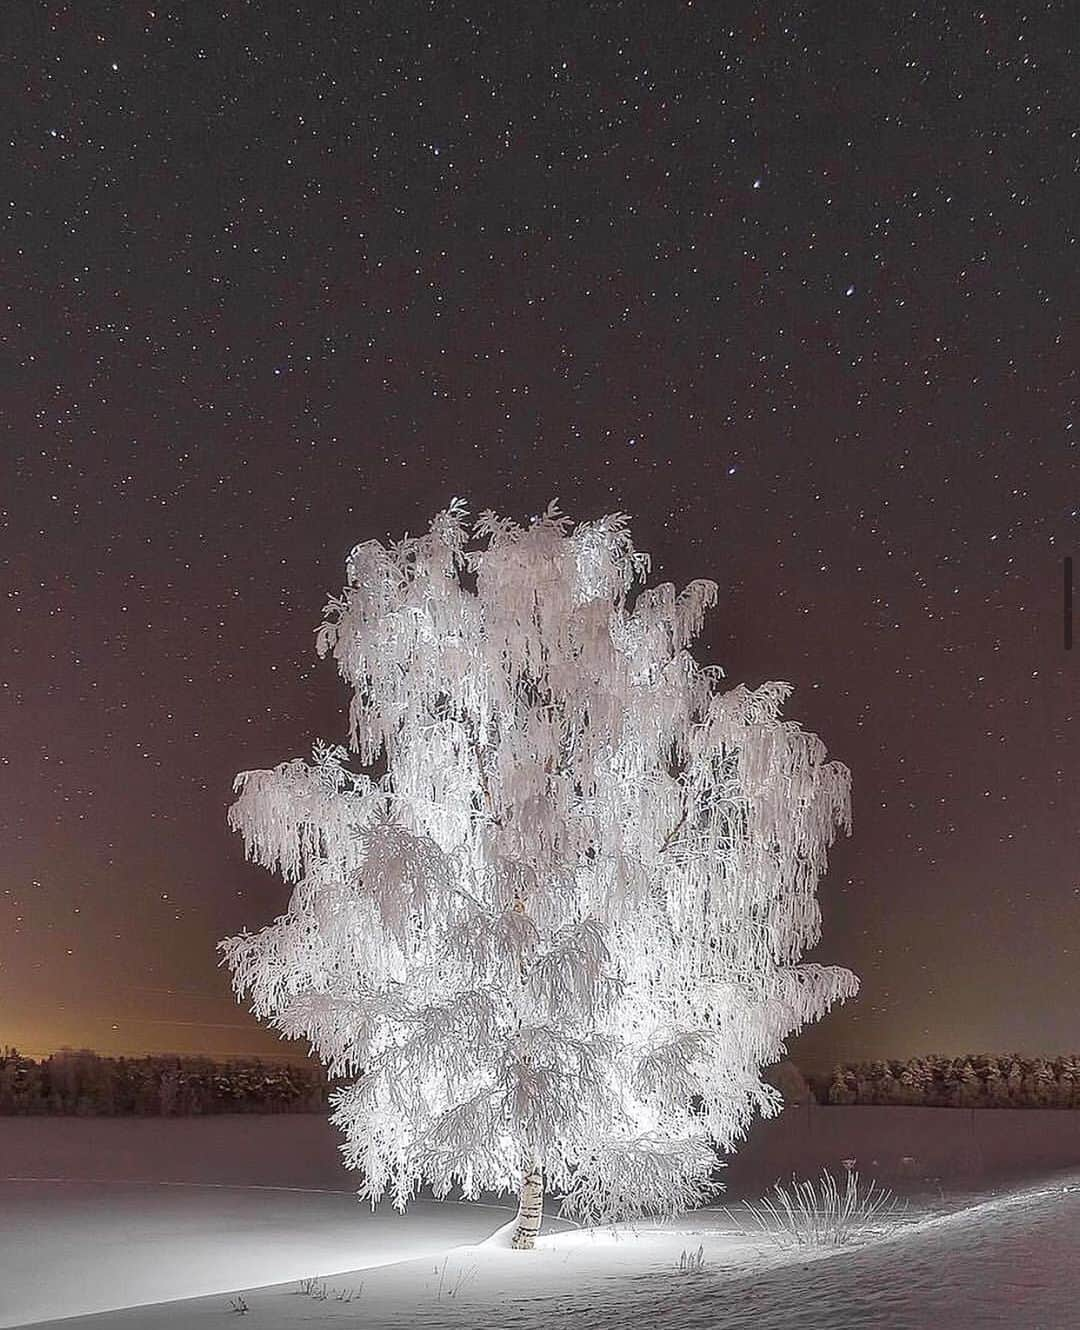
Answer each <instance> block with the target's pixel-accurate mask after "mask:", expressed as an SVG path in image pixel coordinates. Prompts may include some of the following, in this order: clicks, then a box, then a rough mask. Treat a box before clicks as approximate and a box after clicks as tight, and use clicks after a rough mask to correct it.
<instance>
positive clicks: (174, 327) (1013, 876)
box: [0, 0, 1080, 1064]
mask: <svg viewBox="0 0 1080 1330" xmlns="http://www.w3.org/2000/svg"><path fill="white" fill-rule="evenodd" d="M4 36H5V49H6V51H7V54H8V69H9V78H8V80H7V86H8V95H7V101H6V111H7V115H6V117H5V124H6V126H7V129H6V132H5V134H4V136H3V137H4V140H5V143H4V148H3V154H4V161H5V165H4V169H3V172H2V177H0V178H2V179H3V188H2V190H0V205H2V210H3V214H2V215H3V217H4V243H3V250H2V253H3V300H2V302H0V307H2V319H3V323H2V340H0V354H2V357H3V358H2V367H3V381H4V385H5V390H4V394H3V397H2V400H0V411H2V426H3V437H2V442H0V508H2V527H0V568H2V570H3V589H4V595H3V598H2V602H0V604H2V610H0V613H2V621H0V649H2V655H0V762H2V766H0V781H2V787H0V847H2V856H0V1041H5V1042H9V1043H16V1044H18V1045H20V1046H22V1047H24V1048H26V1049H28V1050H30V1051H38V1052H40V1051H46V1050H48V1049H50V1048H52V1047H55V1046H57V1045H59V1044H87V1045H91V1046H94V1047H97V1048H99V1049H110V1050H122V1051H140V1050H144V1049H153V1050H181V1049H183V1050H206V1051H225V1050H231V1051H245V1052H251V1051H256V1050H263V1051H266V1050H270V1049H273V1048H276V1047H278V1044H277V1041H276V1038H275V1037H274V1036H271V1035H268V1034H266V1033H264V1032H261V1031H260V1030H259V1029H258V1027H257V1026H256V1025H255V1023H254V1021H252V1020H251V1019H250V1018H248V1017H247V1016H246V1014H244V1013H243V1012H242V1011H240V1010H239V1009H238V1008H237V1007H236V1006H235V1004H234V1003H233V1002H232V1000H231V997H230V995H229V992H228V986H227V983H226V978H225V975H224V973H223V972H221V971H219V970H218V969H217V968H216V964H217V958H216V955H215V951H214V944H215V943H216V941H217V940H218V939H219V938H220V937H222V936H224V935H226V934H228V933H232V932H235V931H238V930H239V929H240V927H242V926H244V925H247V926H249V927H253V928H254V927H258V926H260V925H261V924H263V923H265V922H268V921H269V920H270V919H271V918H272V917H273V915H274V914H275V913H277V912H279V911H280V910H281V909H282V908H283V906H284V904H285V901H286V899H287V893H286V891H285V889H284V888H283V887H282V885H281V884H280V883H279V882H277V881H275V880H273V879H271V878H270V877H268V876H266V875H265V874H263V873H261V872H258V871H256V870H253V869H251V868H248V867H246V866H245V865H244V864H243V863H242V856H241V850H240V846H239V844H238V843H237V842H236V841H235V840H233V839H232V838H231V837H230V836H229V833H228V832H227V830H226V826H225V809H226V807H227V804H228V802H229V799H230V782H231V778H232V776H233V774H234V773H235V772H236V771H238V770H241V769H246V768H250V767H257V766H266V765H272V764H274V763H276V762H277V761H280V760H282V759H284V758H286V757H289V756H292V755H296V754H301V753H304V752H306V751H307V750H308V749H309V747H310V743H311V741H312V739H313V738H315V737H316V736H320V735H321V736H324V737H326V738H334V739H336V738H339V737H341V736H342V735H343V734H344V705H345V702H346V697H345V694H344V692H343V689H342V688H341V686H339V683H338V681H337V679H336V677H335V674H334V670H333V667H332V665H330V664H328V663H326V664H322V665H320V664H319V663H318V662H317V661H316V659H315V657H314V652H313V641H314V637H313V631H314V628H315V626H316V625H317V622H318V619H319V616H320V611H321V609H322V605H323V603H324V595H325V593H327V592H331V591H336V590H337V589H338V588H339V586H340V584H341V580H342V568H343V559H344V556H345V554H346V552H347V551H348V549H349V548H350V547H351V546H352V545H353V544H354V543H356V542H358V541H361V540H365V539H369V538H372V537H384V536H386V535H397V534H400V533H401V532H403V531H404V530H405V529H410V530H412V531H416V530H417V529H419V528H420V527H422V526H423V525H425V524H426V522H427V520H428V519H429V517H430V516H431V514H432V513H433V512H434V511H435V510H436V509H437V508H440V507H442V506H444V505H445V503H446V502H447V501H448V500H449V498H450V497H451V495H454V494H460V495H464V496H466V497H467V498H469V499H470V500H471V502H472V503H473V505H474V507H475V508H476V509H480V508H484V507H488V506H494V507H496V508H499V509H501V510H503V511H506V512H508V513H510V514H516V515H520V516H521V517H526V516H528V515H529V514H530V513H532V512H535V511H537V510H539V509H540V508H541V507H542V506H543V505H544V504H545V503H546V502H547V500H548V499H550V498H551V497H553V496H558V497H559V498H560V499H561V501H562V503H563V506H564V508H565V509H566V510H567V511H568V512H569V513H570V514H571V515H572V516H575V517H581V518H588V517H595V516H597V515H599V514H600V513H603V512H607V511H611V510H613V509H622V510H625V511H627V512H629V513H630V514H631V515H632V517H633V518H634V531H635V537H636V540H637V543H638V545H639V546H640V547H642V548H644V549H647V550H651V551H652V552H653V554H654V558H655V568H656V571H657V572H658V573H659V574H660V575H661V576H662V577H664V578H671V579H673V580H675V581H677V582H680V583H681V582H684V581H686V580H688V579H690V578H691V577H695V576H707V577H713V578H715V579H716V580H717V581H718V582H719V583H720V586H721V598H720V605H719V608H718V609H717V611H716V612H715V613H714V615H713V617H712V620H711V623H710V625H709V627H708V629H707V631H706V634H705V638H704V641H703V645H702V650H701V652H700V653H699V654H700V655H701V656H703V657H705V658H707V659H709V660H713V661H717V662H719V663H721V664H723V665H724V666H725V668H726V669H727V671H728V673H729V675H730V677H731V679H732V681H733V683H734V682H739V681H743V680H745V681H748V682H750V683H757V682H760V681H762V680H765V679H771V678H780V679H788V680H791V681H792V682H794V683H795V684H796V686H797V691H796V694H795V696H794V698H793V699H792V702H791V704H790V706H789V714H790V715H791V716H793V717H795V718H798V719H800V720H801V721H803V723H804V724H806V725H807V726H808V727H809V728H812V729H814V730H816V731H818V732H819V733H820V734H821V735H822V737H823V738H824V739H825V741H826V743H827V744H828V745H829V748H830V751H831V754H832V755H833V756H835V757H838V758H840V759H841V760H843V761H845V762H846V763H848V765H849V766H850V767H851V768H852V770H853V772H854V790H855V795H854V803H855V807H854V812H855V835H854V837H853V838H852V839H851V841H849V842H845V843H844V844H843V845H841V846H839V847H838V849H837V852H836V854H835V856H834V861H833V867H832V869H831V871H830V874H829V876H828V878H827V879H826V881H825V882H824V883H823V885H822V888H821V901H822V906H823V910H824V915H825V936H824V939H823V943H822V946H821V947H820V948H819V949H818V952H817V953H816V956H815V958H820V959H823V960H827V961H831V962H837V963H841V964H845V965H848V966H850V967H851V968H853V969H854V970H856V972H857V973H859V974H860V975H861V977H862V980H863V991H862V994H861V996H860V997H859V999H858V1000H857V1001H856V1002H854V1003H852V1004H850V1005H849V1006H848V1007H847V1008H845V1009H843V1010H841V1011H840V1012H838V1013H837V1014H834V1015H833V1016H831V1017H829V1018H827V1019H826V1020H825V1021H824V1022H823V1023H822V1024H821V1025H820V1026H819V1027H817V1028H816V1029H815V1030H814V1031H813V1033H811V1034H810V1035H809V1036H808V1037H806V1038H805V1039H804V1040H803V1041H802V1042H801V1044H799V1045H797V1046H796V1055H797V1056H799V1057H802V1058H804V1059H805V1060H807V1061H808V1062H810V1063H812V1064H813V1063H815V1062H825V1061H828V1060H829V1059H830V1058H832V1057H834V1056H837V1055H864V1056H875V1055H885V1056H888V1055H894V1056H903V1055H906V1054H909V1053H916V1052H921V1051H942V1052H958V1051H964V1050H967V1049H978V1050H993V1051H997V1050H1011V1049H1017V1050H1020V1051H1033V1052H1056V1051H1061V1050H1066V1049H1076V1048H1078V1047H1080V1017H1078V1014H1077V1013H1078V1011H1080V1002H1078V996H1080V994H1078V985H1077V979H1076V974H1077V960H1078V957H1080V855H1078V850H1080V844H1078V819H1077V798H1076V791H1077V778H1078V776H1080V756H1078V751H1080V750H1078V744H1077V724H1076V720H1075V717H1074V708H1075V706H1076V700H1077V685H1078V681H1080V659H1077V656H1076V654H1074V655H1072V656H1070V655H1068V654H1067V653H1066V652H1065V651H1064V649H1063V646H1062V625H1061V608H1060V600H1061V590H1060V587H1061V575H1062V574H1061V568H1062V559H1063V557H1064V556H1065V555H1067V554H1070V553H1080V541H1078V540H1077V532H1078V529H1080V523H1078V512H1080V485H1078V466H1077V461H1078V458H1077V439H1078V437H1080V426H1077V423H1076V422H1077V372H1078V365H1080V335H1078V323H1077V319H1076V310H1077V309H1080V278H1078V273H1080V247H1078V245H1077V230H1076V228H1077V218H1078V217H1080V176H1078V160H1080V137H1078V135H1080V97H1078V96H1077V93H1076V91H1075V69H1076V56H1077V45H1078V37H1080V24H1078V22H1077V17H1076V12H1075V7H1074V6H1073V5H1072V4H1071V3H1067V2H1066V3H1061V4H1053V3H1051V4H1028V3H1022V4H1019V5H1018V4H1007V5H1006V4H1000V5H996V6H991V7H985V8H983V9H982V10H978V9H976V8H974V7H970V6H962V5H933V4H916V5H908V6H904V7H900V6H896V5H893V4H886V3H880V4H879V3H866V0H857V2H854V3H845V2H844V0H822V2H821V3H816V4H804V5H801V6H786V5H782V4H762V5H748V4H724V5H719V4H708V3H702V2H701V0H697V2H696V3H686V2H685V0H684V2H683V3H680V4H675V3H663V2H658V0H648V2H647V3H640V4H632V5H631V4H608V3H596V4H588V3H581V0H574V2H573V3H550V4H543V3H540V4H534V5H506V4H500V3H480V4H470V5H468V6H463V5H458V4H456V3H450V2H440V3H435V4H430V5H429V4H419V3H417V4H412V3H406V2H405V0H395V2H394V3H392V4H364V5H339V4H335V3H318V4H311V5H306V6H301V7H299V8H294V7H291V6H286V5H284V4H277V3H269V2H266V3H262V4H245V3H236V2H231V0H217V3H214V4H204V3H201V2H200V0H190V2H189V3H184V4H182V5H180V4H173V5H166V6H165V7H160V8H153V9H150V8H147V7H145V6H136V5H115V4H104V3H92V2H88V0H79V3H78V4H71V5H64V4H55V5H50V4H44V3H32V2H31V0H13V3H12V4H10V5H9V6H8V7H7V8H6V9H5V16H4ZM12 70H13V71H14V78H12V77H11V76H10V75H11V72H12ZM1070 310H1072V311H1073V313H1072V314H1071V315H1070V313H1069V311H1070Z"/></svg>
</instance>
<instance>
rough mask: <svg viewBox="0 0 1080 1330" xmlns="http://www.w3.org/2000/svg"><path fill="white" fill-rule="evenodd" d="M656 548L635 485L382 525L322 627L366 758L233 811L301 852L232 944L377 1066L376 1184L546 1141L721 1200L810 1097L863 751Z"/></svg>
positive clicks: (441, 1187) (300, 774)
mask: <svg viewBox="0 0 1080 1330" xmlns="http://www.w3.org/2000/svg"><path fill="white" fill-rule="evenodd" d="M648 571H649V560H648V556H647V555H644V554H642V553H640V552H639V551H637V550H636V549H635V548H634V546H633V543H632V541H631V538H630V532H629V529H628V524H627V519H626V518H625V517H624V516H622V515H621V514H614V515H612V516H608V517H604V518H601V519H600V520H599V521H596V522H584V523H580V524H578V525H577V526H573V525H572V524H571V522H570V521H569V520H568V519H567V518H566V517H564V516H563V515H562V514H561V513H560V512H559V511H558V509H557V507H556V506H555V505H554V504H552V505H551V506H550V507H549V508H548V510H547V511H546V512H545V513H544V515H543V516H541V517H539V518H534V519H533V520H532V522H531V523H529V524H528V525H527V526H519V525H517V524H516V523H514V522H512V521H510V520H509V519H507V518H504V517H500V516H498V515H497V514H495V513H493V512H485V513H482V514H481V515H480V517H479V519H478V520H477V521H476V522H475V523H473V524H472V525H471V526H470V524H469V523H468V521H467V515H466V510H465V506H464V504H463V503H462V502H460V501H458V500H455V501H454V502H453V503H452V504H451V505H450V507H449V508H448V509H447V510H446V511H445V512H442V513H440V514H439V515H438V516H437V517H436V518H435V520H434V522H433V523H432V525H431V529H430V531H429V532H428V533H427V534H426V535H424V536H420V537H409V538H406V539H404V540H401V541H398V542H397V543H395V544H390V545H386V546H384V545H382V544H380V543H378V542H375V541H372V542H368V543H366V544H363V545H358V546H357V547H356V548H355V549H354V550H353V551H352V553H351V554H350V556H349V559H348V562H347V585H346V586H345V589H344V591H343V592H342V593H341V595H340V596H338V597H335V598H333V599H332V600H331V601H330V602H329V604H328V606H327V608H326V611H325V615H324V621H323V623H322V626H321V628H320V629H319V633H318V639H317V645H318V650H319V652H320V654H322V655H326V654H330V655H333V657H334V659H335V660H336V661H337V664H338V668H339V669H340V671H341V674H342V675H343V677H344V678H345V680H346V682H347V683H348V685H349V687H350V689H351V691H352V700H351V705H350V708H349V744H350V748H351V750H352V753H353V754H354V756H355V761H356V764H357V766H358V767H361V768H367V770H366V771H363V770H353V769H351V768H350V766H349V761H350V755H349V753H348V752H346V750H345V749H344V748H341V747H336V746H331V745H327V744H320V745H318V746H317V747H316V749H315V751H314V755H313V758H312V760H311V761H301V760H294V761H290V762H286V763H284V764H283V765H281V766H279V767H277V768H275V769H274V770H273V771H254V772H246V773H244V774H242V775H241V776H239V777H238V778H237V782H236V791H237V799H236V802H235V803H234V804H233V806H232V808H231V809H230V813H229V819H230V824H231V825H232V826H233V827H234V828H235V829H237V830H239V831H240V832H241V833H242V835H243V838H244V842H245V846H246V849H247V853H248V855H249V857H251V858H253V859H255V860H257V861H258V862H259V863H261V864H264V865H265V866H266V867H267V868H270V869H276V870H278V871H280V872H281V873H282V875H283V876H284V877H285V878H286V880H287V881H289V882H290V883H293V884H295V885H294V887H293V892H292V899H291V901H290V904H289V908H288V910H287V912H286V913H285V914H284V915H282V916H281V917H280V918H278V919H277V920H275V921H274V923H272V924H271V925H269V926H268V927H266V928H263V929H262V930H261V931H259V932H258V933H255V934H250V933H247V932H245V933H243V934H241V935H240V936H238V937H234V938H230V939H228V940H227V941H225V942H223V943H222V944H221V949H222V950H223V952H224V955H225V958H226V960H227V962H228V964H229V965H230V966H231V968H232V971H233V979H234V985H235V987H236V990H237V992H238V993H239V994H240V995H241V996H246V997H249V998H250V999H251V1003H252V1009H253V1011H254V1012H255V1013H256V1014H257V1015H258V1016H260V1017H262V1018H264V1019H266V1020H268V1021H269V1022H270V1023H271V1024H272V1025H274V1026H275V1027H276V1028H277V1029H278V1030H279V1031H281V1033H282V1034H284V1035H286V1036H289V1037H297V1038H304V1039H307V1040H308V1041H310V1044H311V1046H312V1048H313V1050H314V1051H315V1052H316V1053H317V1054H318V1055H319V1057H321V1058H322V1059H323V1060H324V1061H325V1062H326V1063H327V1065H328V1068H329V1071H330V1073H331V1075H333V1076H335V1077H345V1078H351V1079H350V1083H349V1084H348V1085H347V1086H345V1088H343V1089H341V1090H340V1091H338V1092H337V1093H336V1096H335V1102H334V1113H333V1120H334V1122H335V1123H336V1124H337V1125H338V1126H339V1127H340V1128H341V1129H342V1131H343V1133H344V1137H345V1144H344V1146H343V1147H342V1148H343V1151H344V1154H345V1158H346V1162H347V1163H348V1164H349V1165H350V1166H353V1167H356V1168H358V1169H359V1170H361V1172H362V1176H363V1185H362V1189H361V1195H362V1196H364V1197H367V1198H370V1199H371V1200H372V1202H374V1201H375V1200H377V1199H378V1198H379V1197H381V1196H383V1195H386V1194H389V1195H390V1196H391V1197H392V1198H393V1201H394V1203H395V1205H397V1206H399V1207H404V1206H405V1204H406V1203H407V1201H408V1199H409V1198H410V1196H412V1195H414V1194H415V1193H416V1191H417V1189H418V1188H419V1187H420V1186H421V1185H423V1184H424V1183H425V1182H426V1183H430V1184H431V1185H432V1186H433V1188H434V1190H435V1192H436V1194H438V1195H444V1194H446V1193H447V1192H449V1191H450V1189H451V1188H453V1187H454V1186H459V1187H460V1188H461V1189H462V1192H463V1193H464V1195H465V1196H467V1197H475V1196H477V1195H479V1194H480V1193H481V1192H482V1191H485V1190H495V1191H507V1190H517V1189H519V1188H520V1187H521V1185H522V1179H523V1178H525V1179H526V1180H527V1181H528V1182H529V1185H530V1186H531V1187H534V1188H535V1186H538V1185H539V1184H538V1183H537V1181H536V1179H537V1176H538V1175H539V1174H540V1173H541V1172H542V1176H543V1181H544V1184H545V1185H546V1186H547V1187H549V1188H552V1189H554V1190H555V1191H557V1192H559V1193H560V1194H561V1195H562V1197H563V1202H562V1203H563V1209H564V1212H566V1213H568V1214H570V1215H573V1216H575V1217H577V1218H580V1219H582V1220H584V1221H586V1222H592V1223H595V1222H607V1221H610V1220H615V1219H623V1218H628V1217H632V1216H635V1215H641V1214H644V1213H655V1212H662V1211H675V1210H678V1209H681V1208H685V1207H686V1206H689V1205H692V1204H694V1203H696V1202H698V1201H699V1200H700V1199H701V1198H702V1197H703V1196H705V1195H707V1194H708V1193H709V1192H710V1190H711V1185H712V1184H711V1183H710V1178H711V1175H712V1174H713V1172H714V1170H715V1168H716V1166H717V1162H718V1160H717V1152H721V1153H723V1152H730V1151H731V1150H732V1149H733V1148H734V1147H735V1146H736V1144H737V1142H738V1141H739V1140H740V1138H741V1137H742V1136H743V1135H744V1134H745V1132H746V1131H747V1129H748V1127H749V1125H750V1123H751V1121H752V1119H753V1117H754V1114H755V1113H761V1114H763V1115H765V1116H770V1115H772V1114H775V1113H776V1112H777V1111H779V1108H780V1106H781V1101H780V1097H779V1095H778V1093H777V1092H776V1091H775V1090H773V1089H772V1088H771V1087H770V1086H768V1085H766V1084H765V1083H763V1082H762V1080H761V1076H760V1072H761V1070H762V1068H763V1067H765V1066H767V1065H768V1064H770V1063H772V1062H774V1061H776V1060H777V1059H778V1058H779V1057H781V1056H782V1055H783V1053H784V1052H785V1048H784V1042H783V1041H784V1039H785V1037H786V1036H788V1035H789V1034H791V1033H792V1032H794V1031H797V1030H798V1029H800V1028H801V1027H802V1026H803V1025H804V1024H805V1023H807V1022H809V1021H813V1020H816V1019H818V1018H819V1017H820V1016H821V1015H822V1014H823V1013H824V1012H825V1011H826V1010H827V1009H828V1007H829V1006H830V1005H831V1004H832V1003H834V1002H836V1001H838V1000H842V999H844V998H848V997H851V996H852V995H853V994H854V993H855V992H856V990H857V986H858V985H857V980H856V979H855V976H854V975H852V974H851V973H850V972H849V971H847V970H844V969H840V968H837V967H831V966H821V965H799V964H798V963H797V962H798V959H799V957H800V956H801V955H802V953H803V952H804V950H805V949H806V948H807V947H810V946H813V944H814V943H816V942H817V940H818V938H819V934H820V916H819V912H818V905H817V901H816V896H815V892H816V887H817V882H818V879H819V877H820V875H821V874H822V872H823V871H824V869H825V865H826V850H827V847H828V845H829V844H830V843H831V841H832V839H833V836H834V834H835V832H836V829H837V828H842V829H845V830H847V829H848V817H849V773H848V771H847V769H846V768H845V767H843V766H841V765H840V764H839V763H836V762H829V761H827V760H826V755H825V749H824V746H823V745H822V743H821V741H820V740H819V739H818V738H817V737H816V736H814V735H812V734H807V733H805V732H804V731H803V730H802V729H800V728H799V726H798V725H797V724H795V723H793V722H791V721H785V720H782V719H781V717H780V709H781V706H782V704H783V702H784V700H785V699H786V698H787V696H788V694H789V693H790V691H791V690H790V687H789V685H787V684H783V683H768V684H765V685H763V686H762V687H760V688H756V689H748V688H745V687H736V688H732V689H729V690H725V689H724V688H723V686H722V683H721V680H722V672H721V671H720V670H719V669H718V668H715V667H703V666H701V665H699V664H698V663H697V662H696V661H695V660H694V658H693V656H692V655H691V654H690V652H689V650H688V647H689V644H690V642H691V641H692V639H693V638H694V636H695V635H696V634H697V633H698V632H699V630H700V628H701V625H702V621H703V616H704V613H705V611H706V609H708V607H710V606H711V605H713V604H715V601H716V586H715V584H714V583H712V582H708V581H696V582H693V583H691V584H690V585H689V586H688V587H687V588H686V589H685V590H684V591H682V592H679V593H677V592H676V591H675V589H674V587H672V586H670V585H663V586H658V587H653V588H646V587H645V586H644V582H645V578H646V576H647V574H648ZM537 1195H538V1193H537ZM536 1206H537V1214H538V1201H537V1203H536Z"/></svg>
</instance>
